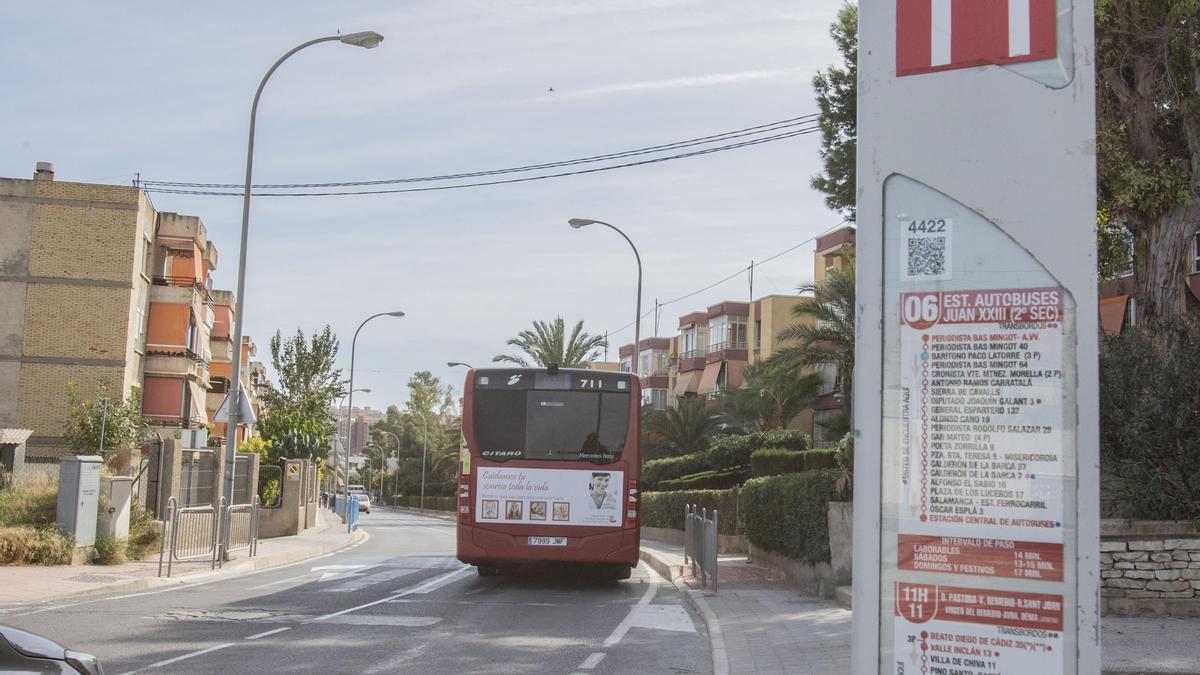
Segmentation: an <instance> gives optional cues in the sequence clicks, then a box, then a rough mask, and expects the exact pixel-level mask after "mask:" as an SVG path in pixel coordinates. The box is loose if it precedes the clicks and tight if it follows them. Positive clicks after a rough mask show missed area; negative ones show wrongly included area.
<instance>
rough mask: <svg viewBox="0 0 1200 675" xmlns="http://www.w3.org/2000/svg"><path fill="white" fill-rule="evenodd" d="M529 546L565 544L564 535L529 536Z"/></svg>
mask: <svg viewBox="0 0 1200 675" xmlns="http://www.w3.org/2000/svg"><path fill="white" fill-rule="evenodd" d="M529 545H530V546H566V545H567V538H566V537H530V538H529Z"/></svg>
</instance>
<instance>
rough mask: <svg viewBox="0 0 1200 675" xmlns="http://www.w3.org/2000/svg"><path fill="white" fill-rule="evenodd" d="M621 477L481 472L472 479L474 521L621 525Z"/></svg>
mask: <svg viewBox="0 0 1200 675" xmlns="http://www.w3.org/2000/svg"><path fill="white" fill-rule="evenodd" d="M624 478H625V476H624V472H623V471H606V470H604V469H603V468H602V467H597V468H595V469H522V468H514V469H510V468H505V467H485V466H481V467H479V469H478V474H477V476H476V490H475V493H476V497H475V519H476V521H477V522H479V523H480V524H485V523H488V522H494V523H496V524H506V525H513V524H518V523H520V524H524V525H559V526H561V525H587V526H594V527H617V526H619V525H620V524H621V517H622V512H621V498H622V486H623V485H624Z"/></svg>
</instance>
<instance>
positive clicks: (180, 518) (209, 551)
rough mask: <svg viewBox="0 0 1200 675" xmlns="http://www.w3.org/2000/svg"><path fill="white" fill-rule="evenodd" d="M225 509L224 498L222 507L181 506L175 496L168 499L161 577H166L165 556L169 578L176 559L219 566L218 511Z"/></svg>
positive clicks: (161, 557)
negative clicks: (203, 561) (200, 561)
mask: <svg viewBox="0 0 1200 675" xmlns="http://www.w3.org/2000/svg"><path fill="white" fill-rule="evenodd" d="M224 509H225V498H224V497H222V498H221V503H220V508H219V509H214V508H213V506H212V504H206V505H203V506H188V507H184V508H179V504H178V503H177V502H176V501H175V497H174V496H172V497H171V498H170V499H168V500H167V517H166V518H164V519H163V527H164V532H163V536H162V544H161V545H160V547H159V551H158V576H160V577H161V576H162V570H163V559H164V558H165V559H166V563H167V576H168V577H169V576H171V571H172V567H173V564H174V563H176V562H188V561H197V560H208V561H210V563H211V565H210V569H216V568H217V564H218V562H219V558H220V555H219V553H220V547H219V546H218V545H217V535H218V529H219V526H220V519H219V518H218V516H217V514H218V512H219V511H223V510H224Z"/></svg>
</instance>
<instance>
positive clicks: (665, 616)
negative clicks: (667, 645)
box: [633, 605, 696, 633]
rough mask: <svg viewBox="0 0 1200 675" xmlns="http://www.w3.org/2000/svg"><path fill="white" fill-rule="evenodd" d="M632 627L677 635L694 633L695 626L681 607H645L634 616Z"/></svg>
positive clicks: (639, 609)
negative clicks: (672, 632)
mask: <svg viewBox="0 0 1200 675" xmlns="http://www.w3.org/2000/svg"><path fill="white" fill-rule="evenodd" d="M633 625H634V626H635V627H637V628H657V629H659V630H673V631H676V632H679V633H695V632H696V624H695V623H693V622H692V616H691V615H690V614H688V611H687V610H686V609H684V608H683V606H682V605H646V606H645V607H640V608H638V610H637V612H636V613H635V614H634V619H633Z"/></svg>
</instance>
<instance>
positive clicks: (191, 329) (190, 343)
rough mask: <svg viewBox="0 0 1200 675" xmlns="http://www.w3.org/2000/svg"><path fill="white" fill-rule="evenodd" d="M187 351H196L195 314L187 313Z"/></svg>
mask: <svg viewBox="0 0 1200 675" xmlns="http://www.w3.org/2000/svg"><path fill="white" fill-rule="evenodd" d="M187 350H188V351H189V352H195V351H196V313H195V312H188V332H187Z"/></svg>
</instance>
